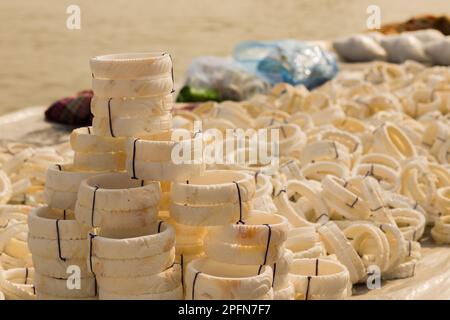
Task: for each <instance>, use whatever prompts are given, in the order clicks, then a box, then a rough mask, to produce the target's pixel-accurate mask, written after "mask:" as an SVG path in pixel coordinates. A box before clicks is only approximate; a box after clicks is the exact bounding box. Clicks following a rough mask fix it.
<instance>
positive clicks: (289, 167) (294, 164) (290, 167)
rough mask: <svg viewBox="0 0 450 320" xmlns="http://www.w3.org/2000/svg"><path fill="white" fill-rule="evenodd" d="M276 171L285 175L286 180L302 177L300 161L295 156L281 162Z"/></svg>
mask: <svg viewBox="0 0 450 320" xmlns="http://www.w3.org/2000/svg"><path fill="white" fill-rule="evenodd" d="M278 171H279V172H280V173H281V174H283V175H284V176H285V177H286V180H292V179H303V178H304V177H303V175H302V172H301V170H300V163H299V161H298V160H297V159H296V158H291V159H289V160H287V161H286V162H283V163H282V164H281V165H280V166H279V168H278ZM255 176H256V175H255ZM255 179H256V178H255Z"/></svg>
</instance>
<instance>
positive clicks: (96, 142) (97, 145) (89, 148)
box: [70, 127, 125, 153]
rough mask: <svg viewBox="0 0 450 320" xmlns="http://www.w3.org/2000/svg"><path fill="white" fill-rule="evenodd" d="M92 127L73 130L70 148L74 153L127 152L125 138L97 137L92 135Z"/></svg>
mask: <svg viewBox="0 0 450 320" xmlns="http://www.w3.org/2000/svg"><path fill="white" fill-rule="evenodd" d="M92 131H93V129H92V127H83V128H78V129H75V130H72V133H71V134H70V146H71V147H72V149H73V151H75V152H76V153H77V152H81V153H91V152H93V153H110V152H123V151H125V146H124V143H125V140H124V139H123V138H112V137H104V136H96V135H93V134H92Z"/></svg>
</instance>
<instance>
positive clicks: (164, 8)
mask: <svg viewBox="0 0 450 320" xmlns="http://www.w3.org/2000/svg"><path fill="white" fill-rule="evenodd" d="M70 4H77V5H78V6H79V7H80V8H81V29H80V30H69V29H67V28H66V19H67V17H68V15H67V14H66V8H67V7H68V6H69V5H70ZM370 4H377V5H379V6H380V8H381V13H382V22H383V23H385V22H392V21H397V20H404V19H407V18H409V17H410V16H411V15H415V14H420V13H436V14H442V13H446V14H450V6H449V2H448V0H378V1H376V0H170V1H169V0H165V1H164V0H118V1H107V0H97V1H88V0H69V1H66V0H39V1H36V0H0V44H1V46H0V97H1V98H0V99H1V100H0V114H2V113H5V112H8V111H11V110H15V109H19V108H23V107H27V106H31V105H48V104H49V103H51V102H52V101H53V100H55V99H57V98H59V97H62V96H67V95H71V94H73V93H74V92H76V91H78V90H81V89H85V88H89V87H90V79H91V78H90V71H89V64H88V60H89V58H90V57H91V56H93V55H97V54H104V53H114V52H116V53H117V52H127V51H151V50H165V51H168V52H170V53H171V54H172V56H173V59H174V64H175V79H176V82H177V83H182V81H183V75H184V73H185V71H186V69H187V67H188V65H189V62H190V61H191V59H192V58H194V57H196V56H199V55H207V54H212V55H227V54H229V53H230V52H231V51H232V49H233V47H234V45H235V44H236V43H237V42H239V41H243V40H251V39H258V40H266V39H267V40H268V39H281V38H289V37H290V38H295V39H305V40H316V39H333V38H336V37H338V36H342V35H347V34H350V33H353V32H357V31H360V30H364V29H365V23H366V19H367V14H366V8H367V6H368V5H370Z"/></svg>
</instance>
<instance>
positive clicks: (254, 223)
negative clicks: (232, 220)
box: [207, 211, 289, 246]
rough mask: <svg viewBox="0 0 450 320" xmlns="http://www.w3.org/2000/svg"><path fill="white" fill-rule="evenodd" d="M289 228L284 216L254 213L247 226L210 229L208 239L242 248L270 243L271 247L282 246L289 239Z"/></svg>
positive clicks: (226, 226)
mask: <svg viewBox="0 0 450 320" xmlns="http://www.w3.org/2000/svg"><path fill="white" fill-rule="evenodd" d="M288 228H289V225H288V220H287V219H286V218H285V217H283V216H280V215H278V214H267V213H264V212H261V211H252V212H250V214H249V216H248V218H247V219H246V220H245V224H231V225H225V226H220V227H209V228H208V234H207V237H209V238H212V239H213V240H215V241H219V242H225V243H233V244H238V245H242V246H261V245H262V246H265V245H267V243H268V241H269V244H270V245H280V244H281V243H283V242H284V241H286V239H287V234H288ZM269 232H270V240H268V235H269Z"/></svg>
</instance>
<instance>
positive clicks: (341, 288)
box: [290, 258, 351, 300]
mask: <svg viewBox="0 0 450 320" xmlns="http://www.w3.org/2000/svg"><path fill="white" fill-rule="evenodd" d="M290 279H291V281H292V283H293V284H294V287H295V299H296V300H331V299H333V300H336V299H345V298H347V297H348V296H350V295H351V283H350V276H349V272H348V270H347V269H346V267H345V266H344V265H342V264H340V263H339V262H335V261H332V260H328V259H323V258H315V259H298V260H294V262H293V263H292V266H291V271H290Z"/></svg>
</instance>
